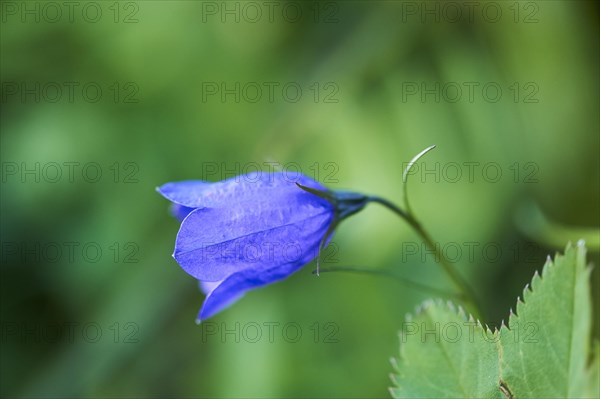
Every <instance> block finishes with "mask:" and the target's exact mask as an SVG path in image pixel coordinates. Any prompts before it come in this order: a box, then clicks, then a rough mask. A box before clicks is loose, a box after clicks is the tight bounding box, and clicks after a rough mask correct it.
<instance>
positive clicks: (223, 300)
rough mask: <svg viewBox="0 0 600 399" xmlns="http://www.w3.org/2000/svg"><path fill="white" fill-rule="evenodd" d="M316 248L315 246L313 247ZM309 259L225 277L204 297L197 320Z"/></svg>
mask: <svg viewBox="0 0 600 399" xmlns="http://www.w3.org/2000/svg"><path fill="white" fill-rule="evenodd" d="M313 249H314V250H316V248H313ZM308 262H310V259H302V260H300V261H298V262H291V263H288V264H285V265H280V266H278V267H274V268H271V269H266V270H243V271H240V272H237V273H234V274H232V275H231V276H229V277H227V278H226V279H225V280H223V282H222V283H221V284H219V285H218V286H217V287H216V288H214V289H213V290H212V291H211V292H210V293H209V294H208V296H207V297H206V299H204V303H203V304H202V309H200V312H199V314H198V319H197V322H198V323H200V322H201V321H202V320H206V319H208V318H209V317H212V316H214V315H215V314H217V313H219V312H220V311H222V310H224V309H225V308H227V307H229V306H230V305H232V304H233V303H234V302H236V301H237V300H238V299H240V298H241V297H242V296H244V294H245V293H246V292H247V291H249V290H252V289H254V288H258V287H261V286H263V285H267V284H271V283H274V282H277V281H281V280H283V279H285V278H287V277H288V276H290V275H291V274H292V273H294V272H296V271H298V270H299V269H300V268H301V267H302V266H303V265H304V264H306V263H308Z"/></svg>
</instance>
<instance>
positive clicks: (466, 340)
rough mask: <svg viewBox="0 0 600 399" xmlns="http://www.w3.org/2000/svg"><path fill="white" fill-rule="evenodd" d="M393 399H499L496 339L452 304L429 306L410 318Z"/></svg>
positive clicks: (402, 336)
mask: <svg viewBox="0 0 600 399" xmlns="http://www.w3.org/2000/svg"><path fill="white" fill-rule="evenodd" d="M400 339H401V341H402V345H401V359H400V361H399V362H395V361H393V363H394V365H395V368H396V373H397V374H396V375H393V377H392V379H393V380H394V382H395V384H396V387H395V388H392V389H391V392H392V396H393V397H395V398H423V397H427V398H441V397H450V398H466V397H477V398H499V397H501V396H500V394H499V391H498V389H497V381H498V379H499V372H500V370H499V367H498V364H499V363H498V349H497V342H498V335H497V334H496V333H495V332H492V331H490V330H489V329H488V328H487V327H484V326H482V325H481V324H480V323H478V322H476V321H475V320H474V319H473V318H472V317H471V318H469V317H467V315H466V314H465V313H464V312H463V310H462V309H459V310H458V311H456V309H455V308H454V307H453V306H452V304H450V303H448V304H443V303H441V302H433V301H428V302H425V303H424V304H423V306H422V308H421V310H419V311H418V314H417V316H416V317H414V318H412V317H411V316H410V315H409V316H407V318H406V321H405V322H404V323H403V325H402V332H401V334H400Z"/></svg>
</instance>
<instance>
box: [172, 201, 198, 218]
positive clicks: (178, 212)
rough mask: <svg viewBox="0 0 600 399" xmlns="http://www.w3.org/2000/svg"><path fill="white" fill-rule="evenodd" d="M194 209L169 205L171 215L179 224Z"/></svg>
mask: <svg viewBox="0 0 600 399" xmlns="http://www.w3.org/2000/svg"><path fill="white" fill-rule="evenodd" d="M194 209H195V208H188V207H187V206H183V205H179V204H175V203H173V204H171V215H173V217H174V218H175V219H177V220H179V221H180V222H182V221H183V219H185V218H186V217H187V215H189V214H190V213H191V212H192V211H193V210H194Z"/></svg>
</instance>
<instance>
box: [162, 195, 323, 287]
mask: <svg viewBox="0 0 600 399" xmlns="http://www.w3.org/2000/svg"><path fill="white" fill-rule="evenodd" d="M332 219H333V207H332V206H331V204H329V203H328V202H327V201H325V200H323V199H321V198H318V197H316V196H314V195H312V194H310V193H307V192H304V191H302V190H301V189H300V188H297V187H296V192H295V193H294V195H288V196H287V197H286V198H285V200H282V201H274V202H271V201H270V198H266V199H263V200H262V201H261V202H257V203H254V204H251V206H247V207H239V206H238V207H233V208H202V209H196V210H194V211H192V212H191V213H190V214H189V215H188V216H187V217H186V218H185V220H184V221H183V223H182V224H181V228H180V229H179V233H178V234H177V240H176V242H175V251H174V253H173V257H174V258H175V259H176V260H177V262H178V263H179V265H180V266H181V267H182V268H183V269H184V270H185V271H186V272H187V273H189V274H191V275H192V276H194V277H195V278H197V279H198V280H201V281H219V280H223V279H224V278H226V277H227V276H229V275H231V274H233V273H236V272H239V271H241V270H246V269H255V270H265V269H269V268H272V267H275V266H278V265H282V264H286V263H290V262H296V261H298V260H299V259H304V257H306V256H307V253H309V252H311V253H310V258H309V259H308V260H310V259H312V258H314V257H315V256H316V251H314V250H313V247H314V246H315V245H317V246H318V244H319V242H320V241H321V239H322V238H323V235H324V234H325V232H326V230H327V228H328V227H329V225H330V224H331V221H332ZM305 263H306V262H305Z"/></svg>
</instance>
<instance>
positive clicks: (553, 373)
mask: <svg viewBox="0 0 600 399" xmlns="http://www.w3.org/2000/svg"><path fill="white" fill-rule="evenodd" d="M590 270H591V269H590V268H588V267H586V264H585V246H584V244H583V242H580V243H579V244H578V245H577V246H576V247H571V245H568V246H567V249H566V251H565V255H564V256H562V255H557V256H556V257H555V259H554V261H552V260H551V259H548V261H547V262H546V264H545V265H544V268H543V271H542V275H541V276H540V275H538V273H537V272H536V274H535V276H534V277H533V280H532V282H531V288H529V287H526V288H525V290H524V293H523V301H521V300H518V301H517V312H516V314H514V313H512V311H511V314H510V318H509V324H508V327H507V326H504V325H503V326H502V327H501V328H500V330H499V331H493V332H492V331H490V330H489V329H487V328H486V327H483V326H482V325H481V324H480V323H475V322H474V321H473V319H472V318H470V319H467V317H466V315H465V314H464V312H462V310H460V309H459V311H458V312H456V311H455V310H454V309H453V308H452V306H444V305H441V304H439V303H434V302H426V303H425V304H424V305H423V309H422V310H420V311H419V312H418V314H417V316H416V317H415V318H414V319H412V318H410V317H409V318H407V321H406V322H405V323H404V325H403V330H402V332H401V335H400V336H401V340H402V343H401V356H400V361H399V362H395V361H394V362H393V363H394V366H395V368H396V374H395V375H393V377H392V380H393V382H394V384H395V385H396V387H395V388H392V389H391V393H392V396H393V397H394V398H407V397H448V398H453V397H465V398H466V397H469V398H484V397H485V398H489V397H502V395H504V396H506V397H516V398H567V397H568V398H580V397H600V392H599V389H600V384H599V379H600V377H599V374H598V373H599V371H598V344H597V343H596V345H595V350H594V352H595V354H594V359H593V362H592V364H591V365H590V366H589V367H588V366H586V361H587V359H588V354H589V352H590V347H589V345H590V340H591V315H592V312H591V294H590V285H589V278H590Z"/></svg>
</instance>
